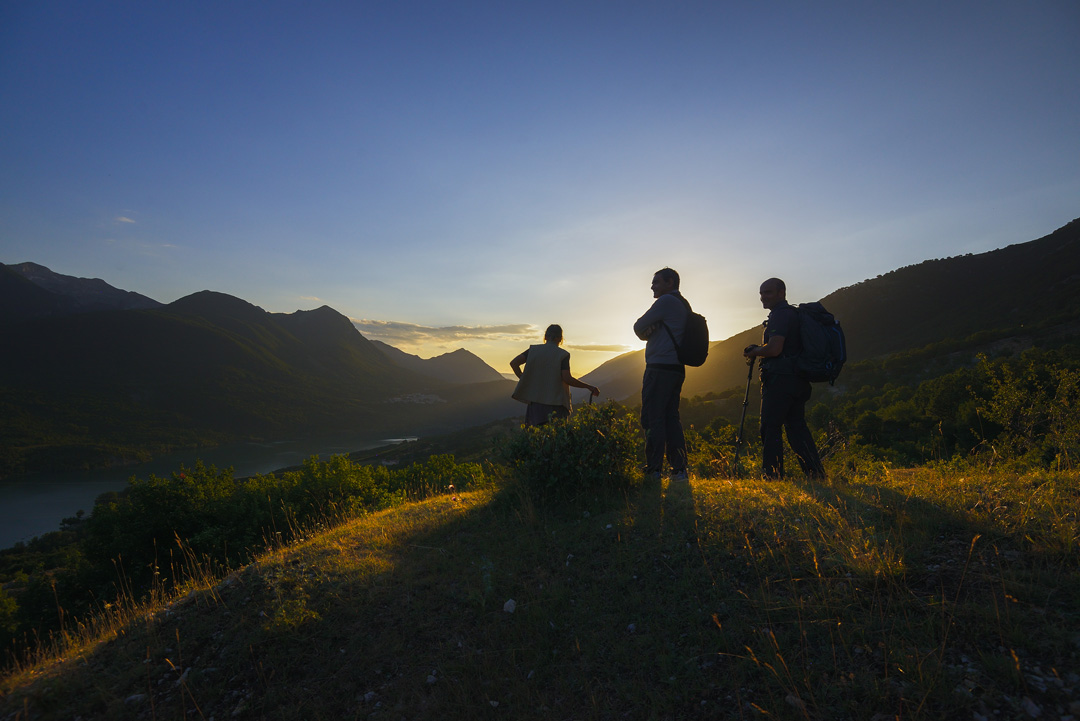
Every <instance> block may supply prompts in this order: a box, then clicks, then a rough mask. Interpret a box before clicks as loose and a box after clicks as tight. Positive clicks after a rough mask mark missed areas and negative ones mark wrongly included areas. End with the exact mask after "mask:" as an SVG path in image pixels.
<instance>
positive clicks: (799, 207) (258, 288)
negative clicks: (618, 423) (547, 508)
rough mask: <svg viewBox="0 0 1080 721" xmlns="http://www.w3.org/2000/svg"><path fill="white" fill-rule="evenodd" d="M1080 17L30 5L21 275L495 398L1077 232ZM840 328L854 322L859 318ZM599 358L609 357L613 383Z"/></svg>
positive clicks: (21, 34)
mask: <svg viewBox="0 0 1080 721" xmlns="http://www.w3.org/2000/svg"><path fill="white" fill-rule="evenodd" d="M1077 37H1080V4H1078V3H1076V2H1075V1H1074V0H1061V1H1060V2H1049V1H1045V2H1039V1H1036V2H1025V3H1016V2H993V1H989V2H948V3H941V2H903V3H901V2H862V1H860V2H828V1H826V2H816V3H807V2H710V3H697V2H681V3H638V2H588V1H585V2H582V1H581V0H577V1H575V2H543V3H529V2H469V1H468V0H458V1H456V2H410V1H408V0H404V1H401V2H342V3H318V2H315V3H278V2H227V3H223V2H209V3H202V2H182V3H181V2H171V3H170V2H153V3H147V2H131V3H117V2H95V3H85V2H74V3H59V2H47V1H46V2H7V3H3V4H2V5H0V98H2V100H0V262H4V263H17V262H23V261H33V262H37V263H41V264H43V265H46V266H49V267H50V268H52V269H53V270H55V271H57V272H60V273H65V274H69V275H76V276H81V277H99V278H102V279H104V280H106V281H107V282H109V283H111V284H112V285H115V286H117V287H120V288H124V289H127V290H134V291H137V292H140V293H143V294H145V295H149V296H151V297H153V298H156V299H158V300H161V301H163V302H171V301H173V300H176V299H177V298H180V297H182V296H184V295H187V294H189V293H193V292H196V291H199V290H203V289H211V290H217V291H221V292H224V293H229V294H231V295H235V296H238V297H241V298H244V299H245V300H248V301H250V302H252V303H255V304H256V305H259V306H261V307H263V308H265V309H266V310H269V311H274V312H292V311H294V310H298V309H310V308H315V307H318V306H320V305H324V304H326V305H330V306H332V307H333V308H336V309H337V310H339V311H340V312H342V313H344V314H346V315H348V316H349V317H351V318H353V319H354V320H356V321H358V322H359V326H360V327H361V328H362V330H363V332H364V333H365V335H367V336H368V337H373V338H378V339H381V340H385V341H387V342H390V343H392V344H394V345H397V346H398V347H400V348H402V349H403V350H406V351H409V352H412V353H417V354H419V355H422V356H425V357H428V356H431V355H436V354H438V353H442V352H447V351H450V350H453V349H455V348H458V347H465V348H468V349H469V350H471V351H473V352H474V353H476V354H477V355H479V356H480V357H482V358H483V359H484V360H486V361H487V362H488V363H490V364H491V365H493V366H494V367H496V368H498V369H499V370H500V371H507V370H508V365H507V364H508V362H509V360H510V358H512V357H513V356H514V355H516V354H517V353H518V352H520V350H522V349H524V348H525V347H526V346H527V345H528V344H529V343H534V342H540V337H541V335H542V332H543V328H544V327H545V326H546V325H547V324H549V323H561V324H562V325H563V327H564V329H565V332H566V344H567V347H568V348H570V349H571V351H572V353H573V359H574V360H573V363H574V366H573V368H574V371H575V373H577V374H580V373H583V372H585V371H586V370H588V369H591V368H592V367H595V366H596V365H598V364H600V363H602V362H603V361H605V360H607V359H609V358H611V357H613V356H614V355H615V354H616V353H617V352H619V351H626V350H634V349H638V348H641V347H643V344H642V343H641V342H640V341H638V340H637V339H636V338H635V337H634V336H633V333H632V331H631V326H632V324H633V321H634V320H635V319H636V318H637V317H638V316H639V315H640V314H641V313H642V312H644V310H645V309H646V308H647V307H648V305H649V303H650V302H651V300H652V299H651V295H650V292H649V283H650V279H651V276H652V273H653V271H655V270H657V269H658V268H661V267H663V266H671V267H674V268H676V269H677V270H679V272H680V273H681V274H682V277H683V291H684V293H685V295H686V296H687V297H688V298H689V299H690V301H691V302H692V303H693V304H694V307H695V309H697V310H699V311H701V312H702V313H704V314H705V315H706V316H707V317H708V318H709V321H710V328H711V330H712V333H713V335H714V337H716V338H724V337H727V336H730V335H732V334H734V333H737V332H739V331H741V330H744V329H745V328H748V327H750V326H751V325H754V324H756V323H758V322H760V320H761V318H762V317H763V312H762V310H761V308H760V305H759V304H758V303H757V297H756V290H757V286H758V284H759V283H760V281H761V280H763V279H764V278H766V277H769V276H773V275H778V276H780V277H783V278H784V279H785V280H786V281H787V284H788V287H789V297H790V298H791V299H792V300H795V301H803V300H813V299H817V298H820V297H822V296H824V295H826V294H828V293H829V292H831V291H833V290H835V289H836V288H839V287H842V286H846V285H851V284H853V283H857V282H859V281H861V280H864V279H866V278H872V277H874V276H876V275H878V274H881V273H885V272H888V271H889V270H892V269H894V268H897V267H900V266H904V265H910V264H912V263H917V262H920V261H922V260H925V259H928V258H939V257H947V256H953V255H959V254H963V253H969V252H981V251H985V250H990V249H993V248H998V247H1003V246H1005V245H1009V244H1011V243H1016V242H1023V241H1027V240H1032V239H1034V238H1037V237H1041V236H1042V235H1045V234H1047V233H1049V232H1051V231H1053V230H1055V229H1056V228H1058V227H1060V226H1061V225H1064V224H1065V223H1067V222H1069V221H1070V220H1072V219H1074V218H1076V217H1078V216H1080V43H1077V42H1076V38H1077ZM841 320H842V319H841ZM590 348H591V349H592V350H590Z"/></svg>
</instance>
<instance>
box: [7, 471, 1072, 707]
mask: <svg viewBox="0 0 1080 721" xmlns="http://www.w3.org/2000/svg"><path fill="white" fill-rule="evenodd" d="M1078 480H1080V478H1078V477H1077V475H1076V474H1075V473H1056V474H1049V473H1044V472H1036V473H1032V474H1028V475H1016V474H1005V473H997V474H988V473H981V474H980V473H975V474H971V473H967V474H964V475H959V474H950V473H943V472H939V471H933V470H919V471H893V472H887V471H884V470H882V471H880V472H878V473H876V474H872V475H865V474H864V475H860V476H843V477H841V476H839V475H838V476H837V477H835V478H834V483H833V485H831V486H820V485H813V484H806V483H791V482H784V483H771V484H765V483H762V482H760V481H747V480H736V479H727V478H719V479H712V480H701V479H695V480H694V481H692V482H691V483H690V484H689V485H687V484H682V485H679V484H671V485H667V486H666V487H661V486H659V485H657V486H647V487H644V488H642V487H635V488H634V489H633V490H631V491H630V492H629V493H627V494H625V495H622V494H620V495H617V496H615V497H609V498H596V497H589V498H584V499H581V500H580V501H579V502H578V503H576V504H572V505H566V506H558V507H547V508H543V507H536V506H535V505H533V504H532V503H530V502H529V501H528V500H527V499H526V497H525V496H524V495H522V494H521V493H520V492H518V491H517V490H515V487H514V486H513V485H510V484H504V485H501V486H500V487H498V488H493V489H491V490H489V491H480V492H472V493H469V494H465V495H460V496H453V495H443V496H439V497H436V498H433V499H430V500H427V501H424V502H421V503H414V504H409V505H405V506H401V507H397V508H394V509H391V510H388V511H385V512H381V513H378V514H373V515H369V516H365V517H362V518H358V519H356V520H352V521H349V522H346V523H345V524H344V525H341V526H339V527H336V528H333V529H330V530H326V531H323V532H321V533H319V534H317V535H314V536H311V537H309V538H308V539H307V540H304V541H302V542H300V543H299V544H297V545H294V546H292V547H288V548H281V549H277V550H274V551H271V552H269V553H267V554H266V555H264V556H262V557H261V558H260V559H259V560H258V561H257V562H255V563H253V564H251V565H249V566H247V567H246V568H243V569H240V570H238V571H236V572H234V573H232V574H231V575H229V576H227V577H226V578H225V579H224V580H222V581H220V582H214V581H211V580H210V579H205V578H203V579H199V578H197V577H196V579H195V580H194V581H193V585H192V586H191V587H190V589H184V590H183V591H182V594H183V595H181V596H179V597H175V598H171V599H162V600H160V601H158V602H155V603H154V604H152V605H150V606H148V607H144V608H138V609H113V610H112V616H111V617H110V618H109V619H106V623H105V625H104V628H103V629H102V633H101V637H100V638H99V639H97V640H90V641H86V642H85V645H82V646H80V647H77V648H72V649H69V650H67V651H65V652H64V653H63V655H62V657H61V658H54V659H51V660H45V661H43V662H42V663H40V664H38V665H34V666H31V667H24V668H22V669H19V670H17V671H16V672H15V673H13V674H11V675H9V676H7V677H6V678H4V679H2V680H0V717H2V718H5V719H7V718H10V719H16V718H17V719H24V718H25V719H29V718H35V719H71V718H76V717H81V718H83V719H97V718H132V719H134V718H155V719H180V718H189V717H195V718H218V719H221V718H273V719H342V718H376V719H377V718H387V719H400V718H408V719H446V718H455V719H456V718H462V719H464V718H469V719H472V718H500V717H505V718H525V719H529V718H536V719H549V718H567V719H568V718H574V719H587V718H595V719H616V718H658V719H659V718H724V719H727V718H730V719H740V718H759V717H771V718H781V719H839V718H851V719H877V720H878V721H883V720H884V719H893V718H904V719H942V718H967V719H970V718H1002V719H1018V718H1055V719H1056V718H1065V717H1067V716H1068V715H1069V714H1075V713H1076V710H1077V707H1076V700H1077V698H1078V697H1077V693H1078V692H1080V676H1077V669H1080V637H1077V636H1076V635H1075V634H1076V629H1077V628H1078V622H1080V600H1078V599H1080V572H1078V564H1077V561H1078V560H1080V558H1078V555H1080V551H1078V548H1080V547H1078V541H1080V522H1078V520H1077V519H1078V517H1080V497H1078V496H1077V494H1076V493H1075V487H1076V484H1077V481H1078ZM189 591H190V592H189ZM511 601H513V604H512V605H511ZM84 640H85V639H84Z"/></svg>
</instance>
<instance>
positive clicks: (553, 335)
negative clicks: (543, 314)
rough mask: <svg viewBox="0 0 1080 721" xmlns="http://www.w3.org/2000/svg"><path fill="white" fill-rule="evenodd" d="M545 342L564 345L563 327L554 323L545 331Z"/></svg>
mask: <svg viewBox="0 0 1080 721" xmlns="http://www.w3.org/2000/svg"><path fill="white" fill-rule="evenodd" d="M544 340H553V341H555V342H556V343H562V326H561V325H556V324H555V323H552V324H551V325H549V326H548V327H547V330H546V331H544Z"/></svg>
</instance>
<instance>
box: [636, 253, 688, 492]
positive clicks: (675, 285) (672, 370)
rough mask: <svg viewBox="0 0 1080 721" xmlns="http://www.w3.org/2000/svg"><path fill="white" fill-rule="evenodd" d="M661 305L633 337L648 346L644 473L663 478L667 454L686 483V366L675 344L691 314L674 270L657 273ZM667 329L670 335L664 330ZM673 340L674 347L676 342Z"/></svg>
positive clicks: (655, 285) (655, 306)
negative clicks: (682, 400)
mask: <svg viewBox="0 0 1080 721" xmlns="http://www.w3.org/2000/svg"><path fill="white" fill-rule="evenodd" d="M652 294H653V298H656V300H655V301H654V302H653V304H652V306H651V307H650V308H649V309H648V310H647V311H645V315H643V316H641V317H640V318H638V320H637V322H636V323H634V333H635V334H636V335H637V337H638V338H640V339H642V340H643V341H646V343H645V376H644V378H642V381H641V427H642V428H644V429H645V474H646V476H651V477H653V478H659V477H660V472H661V471H662V470H663V467H664V452H665V450H666V451H667V460H668V465H669V466H671V479H672V480H674V481H685V480H687V475H686V440H685V439H684V438H683V427H682V421H681V420H680V419H679V396H680V395H681V394H682V386H683V380H685V378H686V366H684V365H683V364H682V363H680V362H679V356H678V351H677V350H676V348H675V342H682V337H683V331H684V330H685V328H686V317H687V315H689V312H690V311H689V310H688V309H687V305H686V303H684V302H683V300H682V295H681V294H680V293H679V274H678V273H676V272H675V271H674V270H672V269H671V268H663V269H661V270H658V271H656V274H655V275H654V276H653V279H652ZM665 325H666V326H667V327H668V329H669V330H670V331H671V333H668V332H667V331H665V330H664V329H663V327H664V326H665ZM672 335H674V336H675V342H672Z"/></svg>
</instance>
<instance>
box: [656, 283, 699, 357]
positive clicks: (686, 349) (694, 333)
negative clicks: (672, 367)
mask: <svg viewBox="0 0 1080 721" xmlns="http://www.w3.org/2000/svg"><path fill="white" fill-rule="evenodd" d="M679 300H681V301H682V302H683V304H685V305H686V313H687V315H686V328H685V329H684V330H683V339H682V345H679V344H678V343H677V342H676V341H675V334H674V333H672V332H671V328H668V325H667V323H664V327H665V328H667V332H668V335H669V336H671V343H672V345H674V346H675V352H676V353H677V354H678V356H679V362H680V363H682V364H683V365H688V366H700V365H704V364H705V359H706V358H708V357H709V324H708V323H707V322H706V321H705V316H703V315H701V314H700V313H695V312H694V309H693V308H691V307H690V302H689V301H688V300H686V298H683V297H682V296H679Z"/></svg>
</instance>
